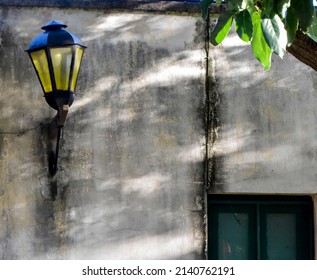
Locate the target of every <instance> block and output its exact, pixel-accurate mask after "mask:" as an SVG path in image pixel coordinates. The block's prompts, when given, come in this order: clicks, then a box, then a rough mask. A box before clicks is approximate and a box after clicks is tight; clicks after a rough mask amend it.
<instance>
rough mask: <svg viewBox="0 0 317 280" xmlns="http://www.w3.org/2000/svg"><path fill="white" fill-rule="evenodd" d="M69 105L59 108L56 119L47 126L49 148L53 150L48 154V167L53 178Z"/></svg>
mask: <svg viewBox="0 0 317 280" xmlns="http://www.w3.org/2000/svg"><path fill="white" fill-rule="evenodd" d="M68 109H69V105H67V104H66V105H63V106H61V107H60V108H59V110H58V112H57V115H56V117H55V118H54V119H53V120H52V122H51V124H50V126H49V131H48V134H49V139H50V143H51V146H52V147H54V146H55V149H53V148H52V149H51V151H50V152H49V158H48V167H49V172H50V174H51V176H54V175H55V173H56V172H57V161H58V154H59V142H60V140H61V138H62V137H63V128H64V125H65V122H66V117H67V114H68Z"/></svg>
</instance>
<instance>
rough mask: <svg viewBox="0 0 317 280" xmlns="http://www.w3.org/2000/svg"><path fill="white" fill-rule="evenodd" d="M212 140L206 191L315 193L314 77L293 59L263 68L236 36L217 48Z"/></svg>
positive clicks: (316, 86)
mask: <svg viewBox="0 0 317 280" xmlns="http://www.w3.org/2000/svg"><path fill="white" fill-rule="evenodd" d="M211 53H212V54H213V57H214V61H213V63H214V66H215V80H216V82H217V93H216V95H217V96H216V98H215V100H216V104H215V105H216V115H217V119H216V125H215V132H216V134H217V140H216V141H215V143H214V146H213V153H214V154H213V155H214V158H213V162H214V166H213V171H214V172H213V174H212V176H213V181H212V186H211V189H210V191H212V192H220V193H221V192H229V193H267V194H276V193H282V194H283V193H289V194H314V193H316V192H317V186H316V179H317V140H316V139H317V122H316V120H317V118H316V116H317V109H316V108H317V83H316V81H317V74H316V72H315V71H314V70H312V69H310V68H309V67H307V66H306V65H304V64H303V63H301V62H299V61H298V60H296V59H295V58H294V57H293V56H291V55H289V54H286V55H285V56H284V59H283V60H281V59H280V58H279V57H277V56H275V55H273V56H272V68H271V69H270V70H269V71H265V70H264V69H263V68H262V66H261V65H260V64H259V62H258V61H257V60H256V59H255V58H253V54H252V50H251V47H250V46H247V45H246V44H244V43H242V41H241V40H240V39H239V38H238V36H237V35H236V34H235V32H232V33H231V34H230V35H229V37H228V38H226V39H225V40H224V41H223V43H222V45H221V46H219V47H217V48H214V49H213V50H212V51H211Z"/></svg>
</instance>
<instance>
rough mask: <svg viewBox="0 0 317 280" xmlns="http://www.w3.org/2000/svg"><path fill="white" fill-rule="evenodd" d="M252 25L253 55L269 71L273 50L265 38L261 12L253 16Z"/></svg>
mask: <svg viewBox="0 0 317 280" xmlns="http://www.w3.org/2000/svg"><path fill="white" fill-rule="evenodd" d="M252 24H253V36H252V40H251V47H252V51H253V54H254V56H255V57H256V58H257V59H258V60H259V61H260V63H261V64H262V65H263V67H264V68H265V69H269V68H270V67H271V55H272V50H271V49H270V47H269V46H268V44H267V43H266V41H265V38H264V36H263V32H262V27H261V14H260V12H254V13H253V14H252Z"/></svg>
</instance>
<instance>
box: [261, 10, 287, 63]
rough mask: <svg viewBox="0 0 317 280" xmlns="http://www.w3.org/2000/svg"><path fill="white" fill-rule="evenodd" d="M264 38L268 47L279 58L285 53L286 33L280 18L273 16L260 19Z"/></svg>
mask: <svg viewBox="0 0 317 280" xmlns="http://www.w3.org/2000/svg"><path fill="white" fill-rule="evenodd" d="M261 25H262V31H263V35H264V38H265V40H266V42H267V44H268V45H269V47H270V48H271V49H272V50H273V51H274V52H275V53H276V54H277V55H278V56H279V57H281V58H283V56H284V54H285V52H286V45H287V33H286V30H285V28H284V24H283V22H282V20H281V18H280V17H279V16H278V15H277V14H275V15H274V16H273V17H267V18H262V19H261Z"/></svg>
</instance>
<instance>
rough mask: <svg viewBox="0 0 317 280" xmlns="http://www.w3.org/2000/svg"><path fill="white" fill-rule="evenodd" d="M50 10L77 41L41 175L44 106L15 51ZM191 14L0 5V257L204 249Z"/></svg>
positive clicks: (197, 50) (170, 255)
mask: <svg viewBox="0 0 317 280" xmlns="http://www.w3.org/2000/svg"><path fill="white" fill-rule="evenodd" d="M51 19H56V20H59V21H63V22H65V23H66V24H67V25H68V30H69V31H71V32H73V33H74V34H76V35H78V37H79V38H81V39H82V40H83V42H84V43H85V44H86V45H87V46H88V48H87V51H86V53H85V55H84V59H83V65H82V69H81V73H80V76H79V82H78V86H77V96H76V100H75V102H74V104H73V105H72V106H71V108H70V113H69V115H68V119H67V123H66V127H65V131H64V133H65V134H64V140H63V143H62V145H61V149H60V160H59V170H58V172H57V174H56V175H55V177H53V178H51V177H50V176H49V175H48V167H47V154H46V153H47V145H48V143H47V126H48V125H47V124H48V121H49V120H50V119H51V118H52V117H53V116H54V115H55V111H54V110H53V109H51V108H50V107H49V106H48V105H47V104H46V102H45V100H44V98H42V95H43V93H42V91H41V88H40V85H39V82H38V81H37V78H36V75H35V72H34V70H33V68H32V65H31V62H30V61H29V58H28V56H27V54H26V53H25V52H24V50H25V49H26V48H27V47H28V44H29V42H30V40H31V39H32V38H33V37H34V36H35V35H36V34H38V33H39V32H41V30H40V27H41V26H42V25H43V24H45V23H46V22H48V21H49V20H51ZM202 25H203V23H202V21H201V20H200V18H199V17H192V16H177V15H163V14H150V13H127V12H121V13H112V12H111V11H107V13H104V12H103V11H101V10H98V11H97V10H87V11H84V10H79V9H78V10H76V9H54V8H17V7H2V8H1V7H0V88H1V90H0V108H1V114H0V131H1V134H0V259H87V258H93V259H199V258H204V249H205V247H204V244H205V241H204V240H205V236H204V225H203V222H204V220H203V214H204V213H203V212H204V211H203V210H204V206H203V199H204V198H203V197H204V182H203V178H204V164H203V161H204V152H205V148H204V136H205V130H204V55H205V53H204V51H203V46H204V44H203V42H202V40H203V38H202V34H203V32H202V30H201V29H202ZM31 128H34V129H31ZM29 129H30V130H29ZM25 130H29V131H27V132H26V133H23V134H19V135H17V134H14V133H17V132H21V131H25ZM10 133H13V134H10ZM52 188H53V189H54V188H57V192H58V194H57V198H56V201H52V200H51V193H50V191H51V189H52Z"/></svg>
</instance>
